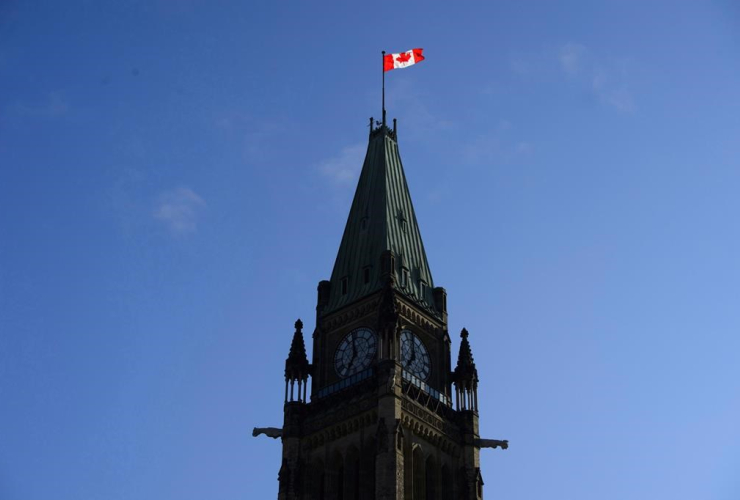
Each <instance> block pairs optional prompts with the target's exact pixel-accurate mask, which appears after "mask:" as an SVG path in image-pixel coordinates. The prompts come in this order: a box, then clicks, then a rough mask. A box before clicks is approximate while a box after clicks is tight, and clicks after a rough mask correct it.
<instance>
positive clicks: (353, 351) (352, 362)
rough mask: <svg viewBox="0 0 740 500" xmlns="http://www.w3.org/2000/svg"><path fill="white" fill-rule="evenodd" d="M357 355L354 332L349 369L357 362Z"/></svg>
mask: <svg viewBox="0 0 740 500" xmlns="http://www.w3.org/2000/svg"><path fill="white" fill-rule="evenodd" d="M356 357H357V345H355V335H354V334H352V356H351V357H350V358H349V364H348V365H347V367H348V368H349V369H351V368H352V365H354V364H355V358H356Z"/></svg>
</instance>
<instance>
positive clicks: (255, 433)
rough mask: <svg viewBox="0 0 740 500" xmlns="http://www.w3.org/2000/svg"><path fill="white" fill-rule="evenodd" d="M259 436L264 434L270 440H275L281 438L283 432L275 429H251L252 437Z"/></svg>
mask: <svg viewBox="0 0 740 500" xmlns="http://www.w3.org/2000/svg"><path fill="white" fill-rule="evenodd" d="M260 434H264V435H265V436H267V437H271V438H272V439H277V438H279V437H282V435H283V430H282V429H278V428H277V427H255V428H254V429H252V436H254V437H257V436H259V435H260Z"/></svg>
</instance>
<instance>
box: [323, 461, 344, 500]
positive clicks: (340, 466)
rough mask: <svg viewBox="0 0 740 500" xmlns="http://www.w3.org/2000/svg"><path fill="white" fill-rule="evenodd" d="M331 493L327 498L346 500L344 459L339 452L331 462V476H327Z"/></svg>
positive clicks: (329, 492)
mask: <svg viewBox="0 0 740 500" xmlns="http://www.w3.org/2000/svg"><path fill="white" fill-rule="evenodd" d="M327 479H328V480H329V484H328V485H327V486H329V489H330V491H327V494H326V498H327V499H329V500H345V497H344V458H343V457H342V455H341V453H339V452H338V451H337V452H335V453H334V456H333V458H332V460H331V470H330V474H327Z"/></svg>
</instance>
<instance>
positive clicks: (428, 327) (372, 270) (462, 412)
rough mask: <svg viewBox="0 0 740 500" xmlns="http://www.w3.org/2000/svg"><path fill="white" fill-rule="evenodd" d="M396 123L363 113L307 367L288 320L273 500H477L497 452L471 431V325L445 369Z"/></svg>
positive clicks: (440, 295)
mask: <svg viewBox="0 0 740 500" xmlns="http://www.w3.org/2000/svg"><path fill="white" fill-rule="evenodd" d="M395 128H396V126H395V120H394V126H393V129H391V128H389V127H387V126H386V125H385V124H383V125H381V126H379V127H377V128H373V126H372V119H371V127H370V140H369V144H368V149H367V155H366V157H365V162H364V164H363V167H362V173H361V174H360V179H359V182H358V185H357V190H356V192H355V196H354V200H353V202H352V207H351V209H350V212H349V217H348V218H347V225H346V227H345V229H344V235H343V237H342V242H341V244H340V246H339V252H338V254H337V258H336V262H335V264H334V270H333V272H332V274H331V279H330V280H328V281H321V282H320V283H319V285H318V301H317V305H316V326H315V329H314V332H313V360H312V363H309V362H308V358H307V356H306V348H305V343H304V338H303V324H302V322H301V321H300V320H299V321H297V322H296V324H295V333H294V335H293V340H292V343H291V346H290V354H289V356H288V359H287V360H286V362H285V419H284V423H283V428H282V431H280V430H279V429H272V430H273V431H274V432H273V434H274V435H273V437H276V436H278V435H279V436H280V437H281V438H282V443H283V460H282V466H281V468H280V473H279V475H278V479H279V483H280V486H279V493H278V499H280V500H297V499H302V500H303V499H314V500H318V499H326V500H365V499H368V500H369V499H376V498H377V499H383V500H391V499H393V500H400V499H414V500H418V499H424V500H427V499H434V500H448V499H449V500H451V499H455V500H457V499H471V500H472V499H480V498H482V497H483V479H482V477H481V473H480V463H479V453H480V448H481V447H482V446H483V447H485V446H489V447H490V446H494V447H495V446H502V447H504V448H505V447H506V442H505V441H491V440H481V439H480V437H479V435H478V394H477V389H478V372H477V370H476V367H475V363H474V361H473V355H472V351H471V348H470V343H469V341H468V332H467V331H466V330H463V331H462V334H461V337H462V341H461V345H460V351H459V356H458V359H457V364H456V366H455V367H453V366H452V365H451V353H450V336H449V333H448V330H447V296H446V292H445V289H444V288H442V287H435V285H434V281H433V280H432V274H431V271H430V268H429V264H428V262H427V257H426V253H425V251H424V244H423V242H422V239H421V233H420V231H419V226H418V224H417V221H416V213H415V212H414V207H413V205H412V203H411V196H410V195H409V189H408V186H407V184H406V177H405V175H404V171H403V167H402V165H401V158H400V156H399V153H398V143H397V138H396V130H395ZM309 378H310V380H311V384H310V398H309V397H308V395H309V392H308V385H309V384H308V381H309ZM453 388H454V393H453ZM257 431H258V429H255V435H256V433H257ZM492 443H493V445H492Z"/></svg>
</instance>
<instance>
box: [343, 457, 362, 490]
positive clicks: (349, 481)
mask: <svg viewBox="0 0 740 500" xmlns="http://www.w3.org/2000/svg"><path fill="white" fill-rule="evenodd" d="M343 498H345V499H346V500H359V498H360V452H359V450H358V449H357V448H356V447H355V446H354V445H353V446H350V447H349V448H348V449H347V453H345V458H344V497H343Z"/></svg>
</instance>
